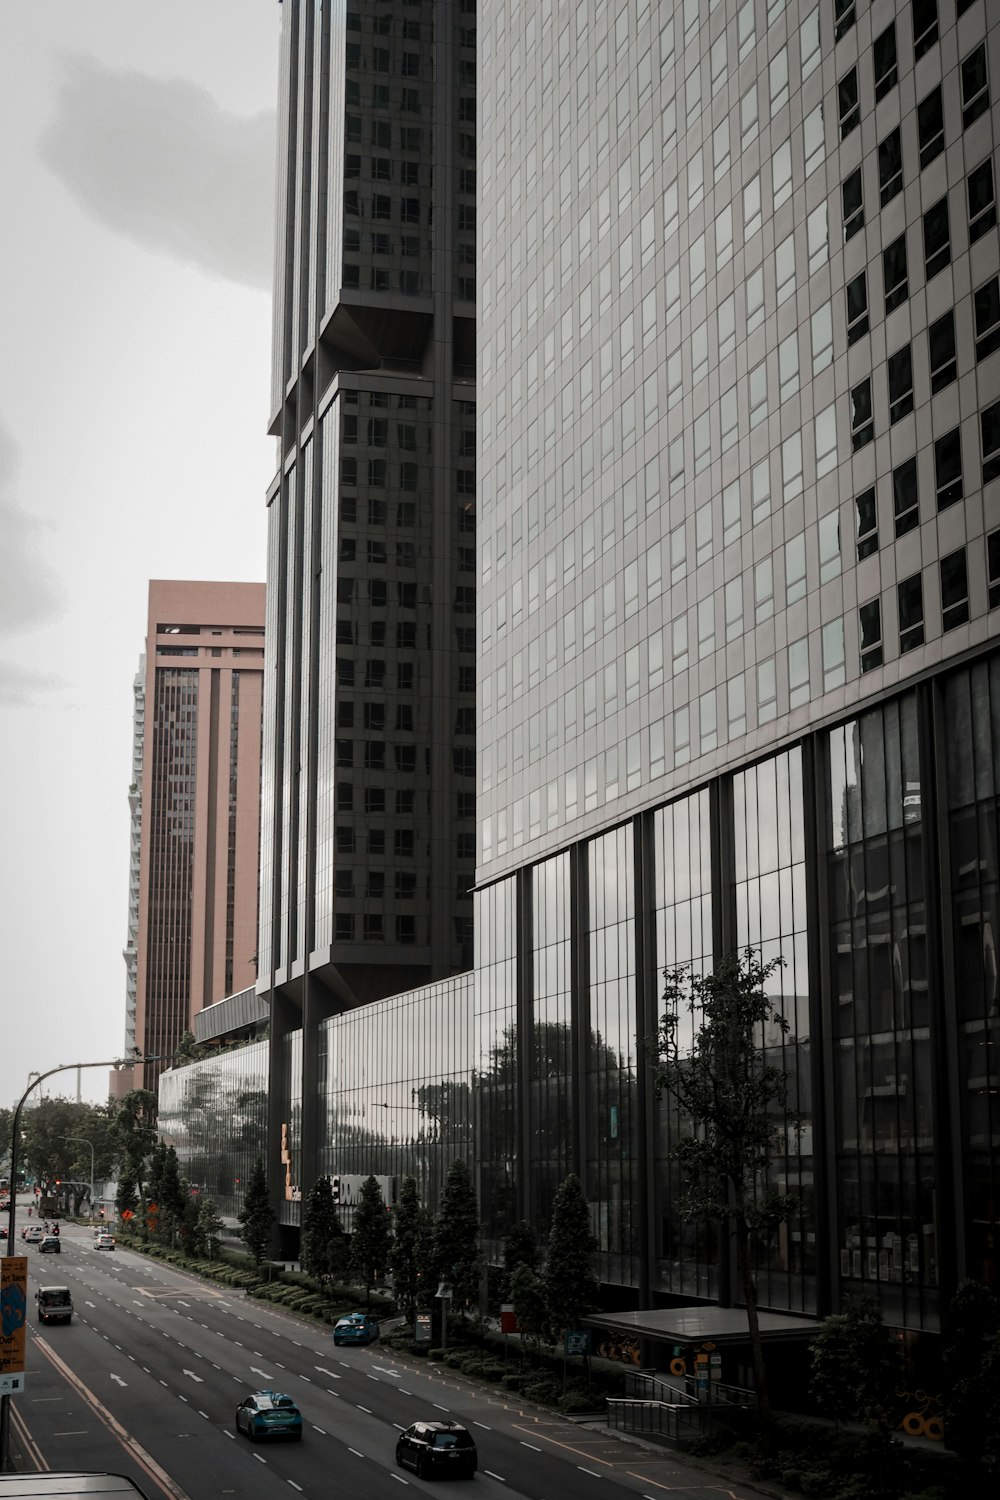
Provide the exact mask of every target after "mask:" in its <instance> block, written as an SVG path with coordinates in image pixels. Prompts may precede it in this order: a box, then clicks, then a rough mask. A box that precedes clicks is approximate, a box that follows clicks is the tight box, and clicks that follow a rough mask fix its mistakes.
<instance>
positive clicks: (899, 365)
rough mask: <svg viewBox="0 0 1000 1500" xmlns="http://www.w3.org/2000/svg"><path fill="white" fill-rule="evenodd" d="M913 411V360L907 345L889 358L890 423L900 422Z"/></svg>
mask: <svg viewBox="0 0 1000 1500" xmlns="http://www.w3.org/2000/svg"><path fill="white" fill-rule="evenodd" d="M912 410H913V360H912V357H911V355H910V346H909V344H905V345H904V346H903V348H902V349H897V350H896V353H895V354H890V356H889V421H890V422H899V421H901V420H902V418H903V417H905V416H908V415H909V413H910V412H911V411H912Z"/></svg>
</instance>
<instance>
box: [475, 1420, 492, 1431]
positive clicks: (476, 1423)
mask: <svg viewBox="0 0 1000 1500" xmlns="http://www.w3.org/2000/svg"><path fill="white" fill-rule="evenodd" d="M472 1425H473V1427H481V1428H482V1429H483V1431H484V1432H492V1431H493V1428H492V1427H488V1426H487V1424H486V1423H485V1422H475V1421H474V1422H473V1424H472Z"/></svg>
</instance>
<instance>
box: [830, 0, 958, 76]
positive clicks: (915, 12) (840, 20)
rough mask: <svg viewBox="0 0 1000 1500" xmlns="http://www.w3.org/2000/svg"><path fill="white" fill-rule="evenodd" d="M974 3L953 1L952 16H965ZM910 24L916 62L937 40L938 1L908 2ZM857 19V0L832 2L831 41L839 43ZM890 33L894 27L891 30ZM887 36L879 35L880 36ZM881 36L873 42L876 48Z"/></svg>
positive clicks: (917, 0) (920, 0)
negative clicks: (832, 33)
mask: <svg viewBox="0 0 1000 1500" xmlns="http://www.w3.org/2000/svg"><path fill="white" fill-rule="evenodd" d="M974 4H975V0H955V15H956V18H957V17H958V16H961V15H964V14H965V12H966V11H967V10H968V9H969V8H970V7H971V6H972V5H974ZM910 12H911V24H912V27H913V59H914V61H915V62H917V61H919V59H920V58H921V57H923V55H924V53H925V52H929V51H930V49H931V47H933V45H934V43H935V42H936V41H937V40H938V36H939V29H938V0H911V3H910ZM856 19H857V0H833V25H834V38H835V40H836V41H838V42H839V41H840V39H841V37H845V36H846V35H847V33H848V32H849V31H850V29H851V27H852V26H853V25H854V22H855V20H856ZM889 30H890V31H893V30H894V28H893V27H890V28H889ZM885 35H886V33H885V32H883V33H882V37H884V36H885ZM882 37H880V38H878V39H877V40H876V42H875V46H876V48H877V47H878V43H879V41H881V40H882ZM893 55H894V56H895V36H894V37H893Z"/></svg>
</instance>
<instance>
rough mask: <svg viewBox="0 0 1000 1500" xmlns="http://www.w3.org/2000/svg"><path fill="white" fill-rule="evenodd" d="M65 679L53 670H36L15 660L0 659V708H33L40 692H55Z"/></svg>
mask: <svg viewBox="0 0 1000 1500" xmlns="http://www.w3.org/2000/svg"><path fill="white" fill-rule="evenodd" d="M64 687H66V681H65V679H64V678H62V677H58V676H57V675H56V674H55V672H36V671H35V670H34V669H33V668H31V667H19V666H18V665H17V664H16V662H10V661H0V709H3V708H35V707H36V706H37V699H38V696H39V695H40V694H48V693H54V692H57V691H58V690H59V689H60V688H64Z"/></svg>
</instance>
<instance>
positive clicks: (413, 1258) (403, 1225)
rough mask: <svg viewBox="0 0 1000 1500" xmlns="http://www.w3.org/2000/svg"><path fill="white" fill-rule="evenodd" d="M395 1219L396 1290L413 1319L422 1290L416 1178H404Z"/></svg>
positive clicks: (392, 1254)
mask: <svg viewBox="0 0 1000 1500" xmlns="http://www.w3.org/2000/svg"><path fill="white" fill-rule="evenodd" d="M392 1218H393V1230H392V1244H391V1245H390V1247H389V1270H390V1272H391V1273H392V1289H393V1292H394V1294H395V1297H396V1301H397V1302H398V1303H399V1306H400V1308H401V1309H402V1311H403V1313H404V1315H405V1316H406V1317H407V1318H410V1319H412V1317H413V1314H414V1313H415V1312H416V1309H417V1295H418V1292H419V1289H420V1262H419V1239H420V1199H419V1197H418V1196H417V1181H416V1178H415V1177H404V1178H403V1181H402V1183H401V1184H400V1188H399V1202H398V1203H397V1204H396V1206H395V1208H394V1209H393V1211H392Z"/></svg>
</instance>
